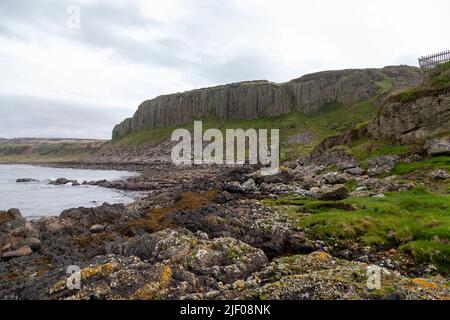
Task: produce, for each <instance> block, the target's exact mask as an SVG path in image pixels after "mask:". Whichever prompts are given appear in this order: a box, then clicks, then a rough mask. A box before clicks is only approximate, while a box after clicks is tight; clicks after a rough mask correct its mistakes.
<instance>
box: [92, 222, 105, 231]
mask: <svg viewBox="0 0 450 320" xmlns="http://www.w3.org/2000/svg"><path fill="white" fill-rule="evenodd" d="M104 230H105V226H104V225H102V224H94V225H93V226H92V227H90V228H89V231H90V232H92V233H99V232H102V231H104Z"/></svg>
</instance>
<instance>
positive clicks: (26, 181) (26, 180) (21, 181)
mask: <svg viewBox="0 0 450 320" xmlns="http://www.w3.org/2000/svg"><path fill="white" fill-rule="evenodd" d="M16 182H17V183H28V182H39V180H35V179H32V178H20V179H17V180H16Z"/></svg>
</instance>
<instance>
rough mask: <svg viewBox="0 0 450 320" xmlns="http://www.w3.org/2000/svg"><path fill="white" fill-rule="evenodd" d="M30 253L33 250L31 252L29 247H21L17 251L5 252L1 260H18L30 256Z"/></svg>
mask: <svg viewBox="0 0 450 320" xmlns="http://www.w3.org/2000/svg"><path fill="white" fill-rule="evenodd" d="M32 253H33V250H31V247H29V246H23V247H20V248H19V249H17V250H14V251H8V252H5V253H4V254H3V255H2V258H3V259H5V260H8V259H14V258H20V257H24V256H28V255H30V254H32Z"/></svg>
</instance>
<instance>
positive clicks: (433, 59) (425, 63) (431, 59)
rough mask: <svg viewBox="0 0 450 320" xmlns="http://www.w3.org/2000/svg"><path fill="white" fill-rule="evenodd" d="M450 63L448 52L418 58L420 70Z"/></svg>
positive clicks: (449, 51)
mask: <svg viewBox="0 0 450 320" xmlns="http://www.w3.org/2000/svg"><path fill="white" fill-rule="evenodd" d="M449 61H450V50H447V51H443V52H439V53H435V54H431V55H428V56H425V57H420V58H419V65H420V67H421V68H422V69H433V68H434V67H435V66H436V65H438V64H441V63H445V62H449Z"/></svg>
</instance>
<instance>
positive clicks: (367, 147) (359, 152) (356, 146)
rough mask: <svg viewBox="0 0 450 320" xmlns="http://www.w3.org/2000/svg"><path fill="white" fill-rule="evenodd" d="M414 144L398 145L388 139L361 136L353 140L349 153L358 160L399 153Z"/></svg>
mask: <svg viewBox="0 0 450 320" xmlns="http://www.w3.org/2000/svg"><path fill="white" fill-rule="evenodd" d="M414 147H415V146H414V145H400V144H396V143H393V142H391V141H388V140H375V139H372V138H370V137H363V138H361V139H359V140H358V141H356V142H354V143H353V144H352V145H351V146H350V147H349V149H350V154H351V155H353V156H355V158H356V159H358V160H359V161H360V162H363V161H365V160H367V159H369V158H372V157H377V156H381V155H386V154H392V155H401V154H405V153H408V152H410V151H411V150H412V149H413V148H414Z"/></svg>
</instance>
